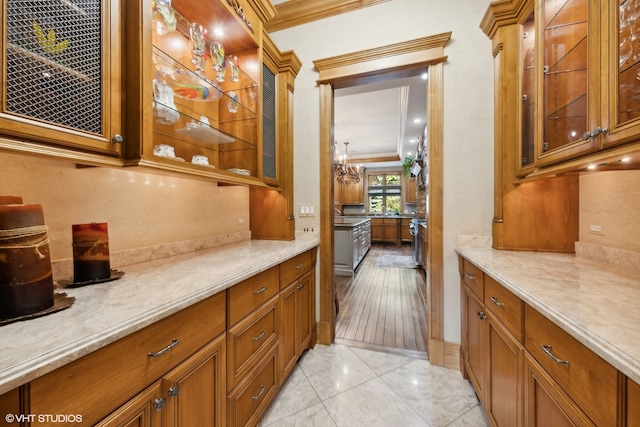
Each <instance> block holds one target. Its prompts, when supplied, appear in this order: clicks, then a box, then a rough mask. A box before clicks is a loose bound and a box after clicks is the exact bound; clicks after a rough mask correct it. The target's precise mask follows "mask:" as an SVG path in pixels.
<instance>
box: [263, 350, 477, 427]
mask: <svg viewBox="0 0 640 427" xmlns="http://www.w3.org/2000/svg"><path fill="white" fill-rule="evenodd" d="M260 426H261V427H267V426H269V427H280V426H283V427H284V426H305V427H308V426H319V427H324V426H327V427H330V426H345V427H358V426H363V427H400V426H401V427H413V426H425V427H440V426H450V427H460V426H472V427H486V426H488V423H487V421H486V418H485V416H484V413H483V410H482V407H481V406H480V403H479V402H478V399H477V398H476V395H475V393H474V392H473V389H472V388H471V385H470V384H469V382H467V381H465V380H463V379H462V375H461V374H460V372H458V371H454V370H450V369H445V368H441V367H437V366H431V364H430V363H429V362H428V361H427V360H421V359H412V358H408V357H402V356H396V355H392V354H387V353H379V352H375V351H370V350H363V349H358V348H352V347H346V346H343V345H335V344H334V345H331V346H323V345H316V347H315V348H314V349H313V350H309V351H307V352H306V353H305V354H304V355H303V356H302V358H301V359H300V361H299V362H298V365H297V366H296V367H295V369H294V371H293V373H292V374H291V376H290V377H289V378H288V379H287V381H286V382H285V383H284V384H283V385H282V388H281V390H280V391H279V393H278V395H277V396H276V399H275V400H274V401H273V402H272V404H271V406H270V407H269V409H268V410H267V412H266V414H265V416H264V418H263V420H262V422H261V424H260Z"/></svg>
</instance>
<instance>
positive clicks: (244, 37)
mask: <svg viewBox="0 0 640 427" xmlns="http://www.w3.org/2000/svg"><path fill="white" fill-rule="evenodd" d="M226 3H227V2H222V1H208V2H197V1H190V0H173V1H171V0H156V1H153V2H151V8H152V9H153V10H152V11H150V12H152V14H153V21H152V28H151V32H152V35H151V40H152V45H153V46H152V58H151V68H152V69H151V70H150V71H151V72H150V73H149V74H146V75H148V76H149V77H148V81H145V82H144V83H145V84H147V85H149V86H148V87H149V88H151V91H150V92H148V93H151V94H152V98H153V99H149V100H148V101H147V102H148V103H149V104H151V105H152V117H153V119H152V120H153V125H152V126H153V137H152V138H150V139H149V140H148V141H145V142H144V143H143V150H142V157H143V159H144V163H147V164H149V163H151V164H153V165H154V166H156V167H161V168H165V169H170V170H174V171H180V172H186V173H192V174H196V175H202V176H208V177H212V178H217V179H221V180H223V181H230V182H249V183H251V181H252V180H256V181H257V179H258V177H260V176H261V175H260V171H259V170H258V168H262V163H261V162H258V152H259V147H260V142H261V136H260V133H261V132H260V131H259V125H260V120H259V113H260V102H261V92H260V86H259V84H258V83H257V82H258V81H260V79H261V68H260V66H259V64H261V58H260V49H259V40H260V37H259V36H256V32H261V31H262V30H261V24H260V23H259V22H256V21H258V20H257V19H255V17H252V15H250V14H249V13H246V14H245V12H244V11H242V10H240V11H241V12H242V13H238V11H235V10H230V8H229V7H228V5H227V4H226ZM229 3H230V4H231V3H237V2H229ZM247 10H248V9H247ZM256 37H257V39H258V41H256Z"/></svg>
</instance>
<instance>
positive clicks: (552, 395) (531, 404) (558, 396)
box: [524, 354, 595, 427]
mask: <svg viewBox="0 0 640 427" xmlns="http://www.w3.org/2000/svg"><path fill="white" fill-rule="evenodd" d="M525 360H526V362H525V371H526V372H525V392H524V400H525V407H524V416H525V425H526V426H531V427H533V426H536V427H544V426H554V427H555V426H558V427H565V426H566V427H576V426H595V424H594V423H592V422H591V420H589V418H587V416H586V415H585V414H584V412H582V411H581V410H580V408H578V407H577V406H576V404H575V403H573V402H572V401H571V399H570V398H569V397H568V396H567V394H566V393H565V392H564V391H563V390H562V389H561V388H560V387H558V385H557V383H555V381H553V378H552V377H551V376H550V375H549V374H548V373H547V372H545V370H544V369H543V368H542V367H541V366H540V365H539V364H538V363H537V362H536V361H535V359H534V358H532V357H531V356H530V355H529V354H526V355H525Z"/></svg>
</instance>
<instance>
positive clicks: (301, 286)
mask: <svg viewBox="0 0 640 427" xmlns="http://www.w3.org/2000/svg"><path fill="white" fill-rule="evenodd" d="M296 289H297V290H299V291H300V290H302V289H304V283H303V284H301V285H298V286H296Z"/></svg>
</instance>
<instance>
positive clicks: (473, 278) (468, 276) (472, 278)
mask: <svg viewBox="0 0 640 427" xmlns="http://www.w3.org/2000/svg"><path fill="white" fill-rule="evenodd" d="M464 277H466V278H467V279H470V280H476V276H474V275H473V274H469V273H464Z"/></svg>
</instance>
